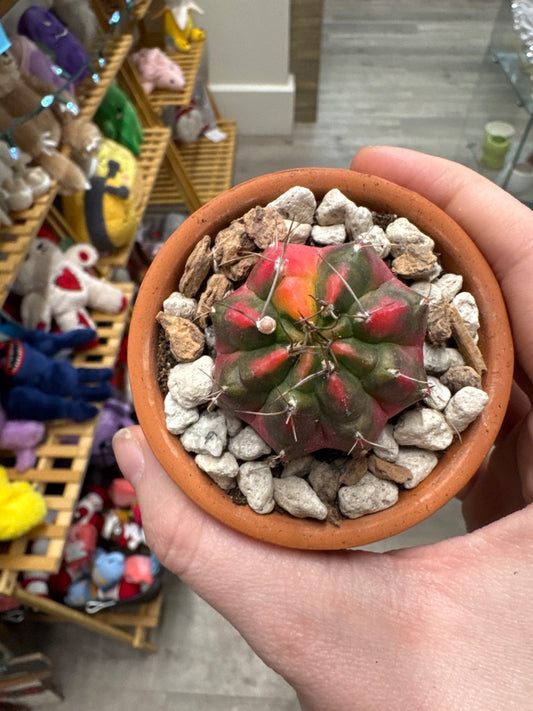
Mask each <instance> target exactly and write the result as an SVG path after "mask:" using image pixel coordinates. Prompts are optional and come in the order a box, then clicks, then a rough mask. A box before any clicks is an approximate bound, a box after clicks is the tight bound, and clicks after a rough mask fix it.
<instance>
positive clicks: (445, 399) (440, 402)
mask: <svg viewBox="0 0 533 711" xmlns="http://www.w3.org/2000/svg"><path fill="white" fill-rule="evenodd" d="M428 385H429V395H428V396H427V397H425V398H424V403H425V404H426V405H427V406H428V407H432V408H433V409H434V410H440V411H441V412H442V410H444V408H445V407H446V405H447V404H448V403H449V401H450V398H451V396H452V393H451V391H450V389H449V388H447V387H446V385H443V384H442V383H441V382H440V380H439V379H438V378H436V377H435V376H434V375H428Z"/></svg>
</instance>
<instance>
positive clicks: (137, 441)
mask: <svg viewBox="0 0 533 711" xmlns="http://www.w3.org/2000/svg"><path fill="white" fill-rule="evenodd" d="M352 167H353V168H354V169H357V170H360V171H362V172H369V173H374V174H376V175H381V176H382V177H385V178H389V179H391V180H394V181H395V182H397V183H400V184H403V185H405V186H407V187H410V188H412V189H415V190H417V191H418V192H420V193H422V194H424V195H425V196H426V197H428V198H429V199H430V200H432V201H433V202H436V203H437V204H439V205H440V206H441V207H442V208H443V209H445V210H446V211H447V212H449V214H451V215H452V217H454V218H455V219H456V220H457V221H458V222H460V224H461V225H462V226H463V227H464V228H465V230H466V231H467V232H468V233H469V234H470V235H471V236H472V237H473V239H475V240H476V242H477V243H478V245H479V247H480V248H481V249H482V251H483V252H484V253H485V256H486V257H487V259H488V261H489V262H490V263H491V265H492V267H493V269H494V271H495V273H496V275H497V277H498V279H499V280H500V283H501V285H502V289H503V290H504V295H505V298H506V300H507V304H508V308H509V311H510V314H511V320H512V324H513V329H514V337H515V342H516V351H517V358H518V362H519V363H520V364H521V366H522V370H523V371H524V374H525V376H526V377H525V378H523V380H522V382H521V386H522V387H521V388H518V387H517V388H516V391H515V396H514V398H513V403H512V407H511V408H510V412H509V418H508V423H507V429H506V434H509V435H510V440H509V441H510V443H511V445H512V446H514V449H513V450H510V449H509V446H510V445H509V441H507V442H505V443H504V442H503V441H502V442H501V449H497V450H496V451H502V452H504V453H505V455H506V456H507V457H508V458H507V459H506V460H504V461H505V466H504V467H500V468H498V467H497V466H496V455H495V457H494V458H493V461H492V463H491V464H489V465H487V466H486V467H485V468H484V470H483V472H482V473H481V475H480V477H479V479H478V481H477V482H476V483H475V484H474V485H473V486H472V487H471V489H470V490H469V492H468V494H467V495H466V499H465V511H466V513H467V516H468V519H469V522H470V525H471V526H472V527H474V526H476V525H477V524H478V523H481V522H483V523H486V522H488V521H491V520H493V521H495V522H494V523H492V524H490V525H487V526H486V527H485V528H482V529H479V530H476V531H474V532H473V533H470V534H468V535H466V536H464V537H459V538H455V539H451V540H448V541H443V542H441V543H437V544H433V545H431V546H423V547H419V548H412V549H405V550H401V551H396V552H393V553H385V554H374V553H368V552H363V551H344V552H302V551H296V550H289V549H280V548H276V547H274V546H270V545H267V544H263V543H260V542H258V541H255V540H252V539H249V538H247V537H245V536H243V535H241V534H239V533H237V532H235V531H232V530H230V529H228V528H227V527H225V526H224V525H222V524H220V523H219V522H218V521H216V520H214V519H212V518H211V517H210V516H209V515H207V514H205V513H204V512H203V511H201V510H200V509H199V508H198V507H197V506H196V505H195V504H194V503H193V502H192V501H190V500H189V499H188V498H187V497H186V496H185V494H183V493H182V492H181V491H180V490H179V489H178V488H177V487H176V486H175V484H174V483H173V482H172V480H171V479H170V477H169V476H168V475H167V474H166V472H165V471H164V470H163V468H162V467H161V466H160V464H159V463H158V461H157V459H156V458H155V456H154V454H153V452H152V451H151V450H150V448H149V446H148V444H147V442H146V440H145V439H144V436H143V434H142V431H141V430H140V428H139V427H132V428H128V429H126V430H121V431H120V432H119V433H118V434H117V435H116V436H115V440H114V448H115V454H116V457H117V460H118V463H119V465H120V467H121V469H122V471H123V473H124V475H125V476H126V478H128V480H129V481H130V482H131V483H132V484H133V486H134V487H135V489H136V492H137V496H138V500H139V504H140V507H141V511H142V516H143V526H144V529H145V533H146V536H147V540H148V542H149V544H150V546H151V548H152V550H153V551H154V553H155V555H156V556H157V557H158V559H159V560H160V561H161V563H162V564H163V565H165V566H166V567H167V568H168V569H170V570H171V571H173V572H175V573H176V574H177V575H179V576H180V578H181V579H182V580H183V581H184V582H186V583H187V584H189V585H190V586H191V587H192V588H193V589H194V590H195V591H196V592H197V593H198V594H199V595H201V596H202V597H203V598H204V599H205V600H206V601H207V602H209V603H210V604H211V605H213V607H215V608H216V609H217V610H218V611H219V612H220V613H221V614H222V615H224V616H225V617H226V618H227V619H228V620H229V621H230V622H231V623H232V624H233V625H234V626H235V627H236V628H237V629H238V630H239V631H240V633H241V634H242V635H243V637H244V638H245V639H246V640H247V641H248V643H249V644H250V645H251V647H252V648H253V649H254V650H255V651H256V652H257V654H258V655H259V656H260V657H261V658H262V659H263V660H264V661H265V662H266V664H268V665H269V666H271V667H273V668H274V669H275V670H276V671H277V672H278V673H280V674H281V675H282V676H284V677H285V678H286V679H287V681H288V682H289V683H290V684H292V685H293V687H294V688H295V689H296V691H297V693H298V696H299V699H300V702H301V704H302V708H303V709H305V710H306V711H357V710H360V711H372V710H374V709H375V710H376V711H378V710H379V711H383V709H388V708H394V709H399V710H400V711H403V710H404V709H431V711H441V710H442V711H451V710H454V709H460V710H461V711H468V710H470V709H476V710H477V709H483V711H500V710H501V709H502V708H514V709H524V710H526V709H529V708H530V707H531V698H532V692H533V684H532V682H531V674H530V670H531V661H532V659H533V640H532V639H531V635H529V634H527V624H528V622H529V620H531V619H533V599H532V596H531V594H530V590H531V587H532V585H533V566H532V563H533V545H532V543H533V530H532V529H533V526H532V521H531V516H532V514H531V511H530V509H529V508H528V507H526V508H523V507H524V503H526V502H529V501H530V498H531V492H532V491H533V471H532V470H533V441H532V440H533V419H532V416H531V414H530V412H531V405H530V401H529V397H528V394H530V393H531V389H530V388H531V385H530V383H531V379H532V375H533V366H532V365H531V357H532V356H533V333H531V334H530V329H529V325H528V323H527V321H528V313H531V302H532V300H533V297H531V296H529V295H528V282H527V270H528V269H529V270H530V271H531V269H533V248H532V247H531V246H530V245H528V242H527V240H528V239H529V234H530V230H531V227H532V225H533V217H532V216H531V212H530V211H529V210H528V209H527V208H525V207H524V206H523V205H521V204H520V203H519V202H518V201H516V200H514V198H512V197H511V196H509V195H508V194H506V193H505V192H504V191H502V190H500V189H499V188H497V187H496V186H495V185H493V184H492V183H490V182H489V181H487V180H485V179H483V178H482V177H480V176H479V175H477V174H476V173H473V172H471V171H469V170H467V169H466V168H463V167H461V166H459V165H456V164H453V163H450V162H448V161H443V160H441V159H437V158H431V157H429V156H424V155H421V154H417V153H413V152H409V151H404V150H400V149H389V148H371V149H365V150H363V151H361V152H360V153H359V154H358V155H357V156H356V157H355V159H354V161H353V163H352ZM502 235H503V237H502ZM528 304H529V307H528ZM528 356H529V358H528ZM499 447H500V444H499ZM511 451H512V452H513V457H512V459H511V458H510V452H511ZM511 463H513V465H515V466H513V467H512V471H511ZM498 475H499V477H498ZM502 475H504V477H505V481H503V482H501V483H500V489H501V491H502V492H507V493H508V495H505V496H504V495H503V494H502V493H500V494H499V495H498V500H497V502H496V504H495V505H492V504H491V506H490V507H489V512H488V513H487V514H486V515H485V514H483V510H482V508H481V506H480V502H482V501H483V498H484V497H485V496H487V492H490V491H491V490H492V488H493V487H494V486H496V485H497V484H498V481H500V480H501V479H502V478H503V476H502ZM512 484H513V485H512ZM485 505H487V502H485ZM511 511H514V513H512V515H507V516H505V518H500V517H501V516H504V515H505V514H508V513H510V512H511ZM524 628H525V629H526V634H524Z"/></svg>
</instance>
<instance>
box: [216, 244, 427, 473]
mask: <svg viewBox="0 0 533 711" xmlns="http://www.w3.org/2000/svg"><path fill="white" fill-rule="evenodd" d="M426 311H427V307H426V302H425V300H424V299H423V298H422V297H421V296H420V295H419V294H417V293H416V292H414V291H413V290H412V289H410V288H409V287H407V286H406V285H405V284H403V283H402V282H401V281H399V280H398V279H397V278H396V277H395V276H394V275H393V274H392V272H391V271H390V269H389V268H388V267H387V265H386V264H385V262H384V261H383V260H382V259H381V258H380V257H379V256H378V255H377V254H376V252H375V251H374V250H373V249H372V248H369V247H366V246H362V245H358V244H353V243H352V244H345V245H341V246H338V247H337V246H334V247H323V248H319V247H309V246H305V245H298V244H279V245H276V246H271V247H268V248H267V249H266V250H265V251H264V252H263V254H262V258H261V259H260V260H259V261H258V262H257V264H256V265H255V267H254V268H253V270H252V271H251V273H250V275H249V277H248V279H247V280H246V282H245V283H244V284H243V285H242V286H240V287H239V288H238V289H236V290H235V291H234V292H232V293H231V294H229V295H228V296H226V297H225V298H224V299H222V300H221V301H220V302H218V304H217V305H216V306H215V310H214V314H213V324H214V329H215V337H216V351H217V356H216V361H215V380H216V383H217V385H218V386H219V388H220V404H221V405H222V406H223V407H225V408H227V409H230V410H231V411H232V412H233V413H234V414H235V415H237V416H238V417H240V418H241V419H242V420H244V421H245V422H248V423H249V424H250V425H252V427H253V428H254V429H255V430H256V431H257V432H258V433H259V434H260V435H261V437H263V439H264V440H265V441H266V442H267V443H268V444H269V445H270V446H271V447H272V448H273V449H274V450H275V451H276V452H277V453H278V454H279V455H280V457H282V458H283V459H285V460H287V459H293V458H295V457H298V456H302V455H304V454H308V453H310V452H313V451H315V450H319V449H324V448H333V449H339V450H341V451H343V452H348V453H351V452H352V451H353V450H354V449H355V448H356V447H362V448H365V447H368V446H370V445H371V443H372V442H375V440H376V438H377V437H378V436H379V434H380V432H381V430H382V429H383V427H384V426H385V424H386V423H387V421H388V420H389V419H390V418H391V417H392V416H393V415H395V414H397V413H398V412H400V411H401V410H403V409H405V408H406V407H408V406H410V405H412V404H413V403H415V402H416V401H417V400H419V399H420V398H422V397H423V396H424V395H425V394H426V392H427V380H426V373H425V370H424V365H423V357H422V345H423V342H424V335H425V330H426Z"/></svg>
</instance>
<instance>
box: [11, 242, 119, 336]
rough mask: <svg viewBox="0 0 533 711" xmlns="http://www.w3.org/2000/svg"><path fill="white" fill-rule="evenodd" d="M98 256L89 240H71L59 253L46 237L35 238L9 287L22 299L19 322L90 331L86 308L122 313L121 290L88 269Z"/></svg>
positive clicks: (41, 326)
mask: <svg viewBox="0 0 533 711" xmlns="http://www.w3.org/2000/svg"><path fill="white" fill-rule="evenodd" d="M98 257H99V255H98V252H97V250H96V249H95V248H94V247H93V246H91V245H89V244H75V245H73V246H71V247H69V248H68V249H67V250H65V251H62V250H61V249H60V248H59V247H58V246H57V245H56V244H54V243H53V242H52V241H51V240H50V239H48V238H46V237H36V238H35V239H34V240H33V242H32V244H31V246H30V249H29V252H28V254H27V256H26V259H25V261H24V262H23V263H22V265H21V266H20V269H19V271H18V273H17V277H16V279H15V281H14V282H13V285H12V287H11V290H12V292H13V293H14V294H17V295H19V296H21V297H22V301H21V306H20V308H21V313H20V316H21V320H22V324H23V325H24V326H25V327H26V328H28V329H41V330H46V331H49V330H51V328H52V327H53V326H54V327H57V328H58V329H59V330H60V331H62V332H64V333H66V332H69V331H72V330H75V329H78V328H88V329H90V330H93V331H94V330H96V326H95V324H94V321H93V319H92V317H91V316H90V313H89V311H88V309H97V310H98V311H104V312H106V313H114V314H116V313H120V312H122V311H124V309H125V308H126V306H127V299H126V297H125V295H124V293H123V292H122V290H121V289H119V288H118V287H117V286H115V285H114V284H112V283H111V282H109V281H107V280H105V279H98V278H97V277H95V276H93V275H92V274H91V273H90V271H89V269H90V267H92V266H93V265H94V264H95V263H96V262H97V261H98ZM86 345H87V346H89V345H90V344H86Z"/></svg>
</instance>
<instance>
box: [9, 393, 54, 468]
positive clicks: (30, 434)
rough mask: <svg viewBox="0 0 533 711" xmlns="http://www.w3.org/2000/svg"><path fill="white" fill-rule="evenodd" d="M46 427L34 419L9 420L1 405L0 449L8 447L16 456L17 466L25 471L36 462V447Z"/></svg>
mask: <svg viewBox="0 0 533 711" xmlns="http://www.w3.org/2000/svg"><path fill="white" fill-rule="evenodd" d="M45 432H46V427H45V425H44V424H43V423H42V422H36V421H34V420H8V419H7V415H6V413H5V411H4V409H3V408H2V407H1V406H0V449H8V450H10V451H11V452H14V454H15V456H16V464H15V467H16V469H17V471H18V472H24V471H26V469H29V468H30V467H32V466H33V465H34V464H35V457H36V454H35V447H36V446H37V445H38V444H39V442H40V441H41V440H42V439H43V437H44V434H45Z"/></svg>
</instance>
